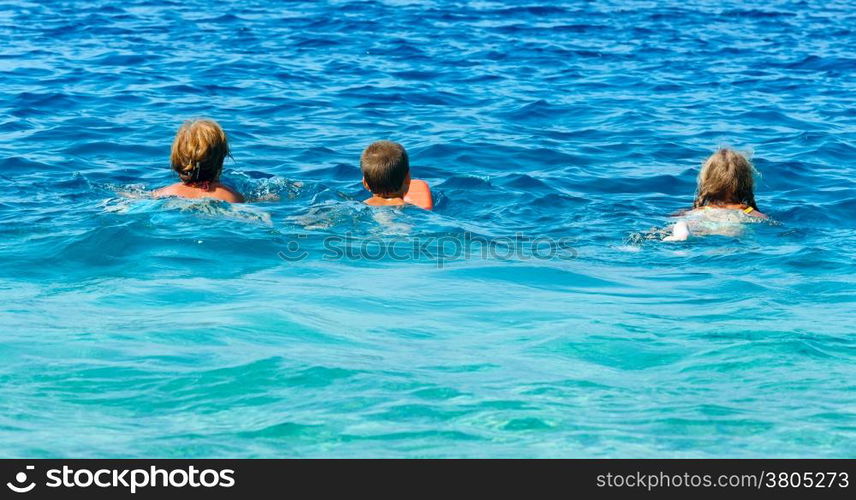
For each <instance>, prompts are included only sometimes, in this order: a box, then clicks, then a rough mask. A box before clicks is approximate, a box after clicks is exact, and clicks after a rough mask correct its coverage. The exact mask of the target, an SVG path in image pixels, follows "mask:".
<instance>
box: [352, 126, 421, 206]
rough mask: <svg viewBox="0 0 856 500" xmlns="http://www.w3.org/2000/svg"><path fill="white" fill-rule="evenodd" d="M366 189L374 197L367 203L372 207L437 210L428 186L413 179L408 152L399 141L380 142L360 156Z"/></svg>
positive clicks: (373, 144)
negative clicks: (406, 207)
mask: <svg viewBox="0 0 856 500" xmlns="http://www.w3.org/2000/svg"><path fill="white" fill-rule="evenodd" d="M360 169H361V170H362V172H363V186H364V187H365V188H366V189H368V190H369V191H371V193H372V197H371V198H369V199H367V200H365V203H366V204H367V205H372V206H401V205H406V204H410V205H416V206H417V207H421V208H424V209H425V210H432V209H433V208H434V200H433V199H432V197H431V188H430V187H428V183H427V182H425V181H421V180H418V179H411V178H410V161H409V159H408V158H407V151H405V149H404V147H403V146H402V145H401V144H398V143H397V142H392V141H377V142H374V143H372V144H370V145H369V147H367V148H366V149H365V151H363V154H362V155H361V156H360Z"/></svg>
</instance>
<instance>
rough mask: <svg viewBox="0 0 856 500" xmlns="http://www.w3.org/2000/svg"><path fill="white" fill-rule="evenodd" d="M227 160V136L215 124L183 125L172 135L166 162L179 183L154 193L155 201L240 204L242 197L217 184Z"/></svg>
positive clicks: (210, 121) (200, 121)
mask: <svg viewBox="0 0 856 500" xmlns="http://www.w3.org/2000/svg"><path fill="white" fill-rule="evenodd" d="M226 156H229V141H228V139H227V137H226V132H224V131H223V128H222V127H220V125H219V124H218V123H217V122H215V121H214V120H206V119H197V120H190V121H187V122H185V123H184V124H183V125H182V126H181V127H180V128H179V129H178V132H177V133H176V134H175V140H174V141H173V143H172V152H171V153H170V157H169V162H170V166H171V167H172V169H173V170H174V171H175V172H176V173H177V174H178V178H179V179H180V180H181V182H178V183H175V184H173V185H171V186H167V187H164V188H161V189H158V190H156V191H155V192H154V193H153V194H154V196H155V197H156V198H160V197H164V196H178V197H181V198H215V199H218V200H222V201H228V202H230V203H242V202H243V201H244V197H243V196H242V195H241V194H240V193H238V192H237V191H235V190H234V189H232V188H231V187H229V186H227V185H225V184H223V183H222V182H220V174H221V173H222V171H223V161H224V160H225V159H226Z"/></svg>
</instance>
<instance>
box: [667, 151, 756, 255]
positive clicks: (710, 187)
mask: <svg viewBox="0 0 856 500" xmlns="http://www.w3.org/2000/svg"><path fill="white" fill-rule="evenodd" d="M754 174H755V168H754V167H753V166H752V163H751V162H750V161H749V160H748V159H747V158H746V157H745V156H743V155H742V154H740V153H738V152H737V151H734V150H733V149H728V148H722V149H720V150H719V151H717V152H716V153H714V154H712V155H711V156H710V157H709V158H708V159H707V160H706V161H705V162H704V164H703V165H702V167H701V171H700V172H699V174H698V187H697V189H696V197H695V201H693V208H692V209H691V210H689V211H686V212H683V213H682V214H681V215H688V216H689V215H712V211H713V210H714V209H719V216H718V217H715V219H717V222H721V221H722V220H724V219H725V218H728V219H729V220H730V221H731V220H735V218H734V217H733V215H735V214H737V215H738V216H739V217H749V218H755V219H766V218H767V216H766V215H764V214H763V213H761V212H760V211H759V210H758V205H757V204H756V203H755V179H754ZM723 215H725V216H727V217H723ZM707 218H708V219H714V217H707ZM709 226H710V225H708V227H707V230H706V232H707V233H708V234H733V231H717V230H713V231H710V230H709ZM690 234H692V231H691V230H690V225H689V224H688V222H687V220H679V221H678V222H677V223H675V225H674V227H673V230H672V234H671V235H670V236H667V237H666V238H664V239H663V240H664V241H683V240H686V239H687V238H688V237H689V236H690Z"/></svg>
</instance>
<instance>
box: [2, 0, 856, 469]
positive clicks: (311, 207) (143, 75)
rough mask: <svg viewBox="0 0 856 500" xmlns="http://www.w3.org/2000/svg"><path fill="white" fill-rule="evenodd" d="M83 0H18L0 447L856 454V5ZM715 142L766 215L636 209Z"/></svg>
mask: <svg viewBox="0 0 856 500" xmlns="http://www.w3.org/2000/svg"><path fill="white" fill-rule="evenodd" d="M99 4H100V5H98V6H95V7H93V6H92V3H91V2H74V1H72V2H39V3H26V2H4V3H2V4H0V33H2V37H3V38H2V39H3V40H4V42H5V43H4V44H3V47H2V48H0V75H2V77H0V179H2V181H3V190H2V194H0V264H2V265H0V455H2V456H7V457H65V456H82V457H361V456H368V457H481V456H485V457H566V456H567V457H690V456H691V457H752V456H775V457H793V456H805V457H854V446H853V444H854V439H856V385H854V384H856V382H854V380H856V327H854V324H856V314H855V313H854V296H856V294H854V291H856V287H854V281H856V280H854V271H856V265H854V257H856V251H854V247H856V232H854V229H856V224H854V215H856V188H854V182H853V178H854V176H856V167H854V163H853V158H854V153H856V147H854V144H856V142H855V141H856V112H854V109H856V108H854V105H856V97H854V96H856V76H854V75H856V51H854V47H856V35H855V34H854V31H853V26H856V15H854V13H856V5H854V3H853V2H849V1H845V2H814V1H812V2H798V1H774V2H756V3H755V5H754V6H753V5H749V4H747V3H745V2H732V1H724V2H723V1H716V2H712V1H711V2H707V1H696V0H690V1H682V2H673V1H666V2H630V1H613V2H594V3H588V2H562V3H558V2H550V3H547V2H544V3H542V4H540V5H539V4H534V3H522V2H520V3H515V2H506V3H501V2H474V3H465V2H451V1H444V0H438V1H434V2H425V3H420V4H416V3H407V2H379V1H360V2H357V1H340V2H330V3H326V2H317V3H316V2H288V3H282V4H280V3H278V2H263V1H252V0H250V1H244V2H202V1H198V0H189V1H188V0H182V1H180V2H179V1H164V0H151V1H138V0H128V1H124V2H117V1H114V0H107V1H104V2H99ZM194 116H208V117H212V118H215V119H217V120H219V121H220V122H221V123H222V124H223V126H224V128H225V129H226V130H227V132H228V133H229V134H230V139H231V142H232V149H233V156H234V161H232V160H229V161H227V165H226V173H225V177H226V180H227V182H230V183H232V184H233V185H235V186H236V187H237V188H239V190H241V191H243V192H244V193H245V194H246V195H247V196H248V198H249V199H250V200H251V201H252V203H250V204H248V205H246V206H241V207H237V206H235V207H230V206H228V205H226V204H221V203H216V202H211V201H182V200H152V199H149V198H148V197H147V196H146V194H145V192H146V191H147V190H150V189H153V188H156V187H160V186H163V185H166V184H167V183H170V182H173V177H172V175H171V173H170V171H169V169H168V162H167V158H168V154H169V146H170V143H171V140H172V135H173V134H174V131H175V129H176V128H177V127H178V126H179V125H180V123H181V122H182V120H184V119H186V118H190V117H194ZM383 138H390V139H394V140H397V141H400V142H402V143H403V144H404V145H405V146H406V147H407V148H408V150H409V152H410V156H411V162H412V165H413V172H414V176H416V177H418V178H423V179H426V180H427V181H428V182H430V183H431V184H432V186H433V188H434V192H435V197H436V202H437V203H436V211H435V212H433V213H429V212H424V211H421V210H418V209H413V208H410V209H406V210H386V209H381V210H372V209H368V208H367V207H364V206H362V205H361V204H360V203H359V200H361V199H363V197H364V196H365V194H364V193H363V192H362V191H361V186H360V183H359V171H358V167H357V163H358V157H359V154H360V151H361V150H362V148H364V147H365V146H366V145H367V144H368V143H370V142H372V141H374V140H377V139H383ZM720 145H731V146H734V147H737V148H741V149H743V150H749V151H752V152H753V158H754V162H755V165H756V167H757V169H758V171H759V173H760V177H759V179H758V186H757V199H758V203H759V207H760V208H761V210H762V211H764V212H766V213H768V214H769V215H770V216H771V218H772V219H773V222H772V223H770V224H753V225H747V226H746V227H745V228H744V230H742V231H740V232H738V233H736V234H734V235H731V236H709V237H705V238H694V239H690V240H689V241H687V242H685V243H673V244H665V243H659V242H656V241H649V240H644V239H639V238H637V237H635V235H638V234H640V233H645V232H646V231H648V230H650V229H651V228H652V227H653V228H660V227H663V226H665V225H666V224H667V223H668V215H669V214H670V213H673V212H674V211H676V210H679V209H681V208H685V207H687V206H689V205H690V204H691V202H692V195H693V190H694V180H695V175H696V174H697V172H698V167H699V166H700V164H701V162H702V161H703V160H704V158H705V157H706V156H707V155H708V154H710V153H711V152H712V151H713V150H715V148H717V147H718V146H720ZM468 238H469V239H470V240H474V241H476V240H477V241H489V242H494V243H496V244H497V246H496V247H495V250H496V251H493V252H488V253H487V254H486V255H483V254H482V253H481V251H480V249H479V248H478V247H475V250H474V251H473V252H472V253H471V254H470V255H464V253H463V252H456V248H458V247H457V245H458V244H462V242H465V241H468ZM527 238H530V239H527ZM531 238H540V240H538V241H539V242H540V243H538V244H536V245H534V246H533V244H531V241H532V240H531ZM527 242H530V243H527ZM346 244H347V245H349V246H346ZM414 245H415V246H416V247H417V248H422V253H420V254H418V255H413V254H412V253H411V254H410V255H408V254H407V252H408V249H412V248H413V247H414ZM527 245H528V246H527ZM539 245H540V246H542V247H543V246H545V247H546V248H547V250H548V252H547V253H546V254H545V253H543V252H542V253H539V254H538V255H537V256H533V255H530V254H527V252H526V250H527V249H529V250H532V248H535V247H538V246H539ZM343 248H349V249H350V250H355V252H356V253H353V252H352V254H351V255H350V256H348V255H339V257H338V258H334V257H336V255H338V254H339V253H343V252H337V251H331V249H333V250H335V249H339V250H341V249H343ZM360 249H362V252H360ZM384 249H386V250H389V249H393V250H395V251H396V252H397V253H396V254H395V255H393V254H391V253H389V252H386V251H384V252H381V250H384ZM509 249H511V250H512V251H509ZM441 250H442V252H441V253H440V254H441V255H442V258H438V257H437V254H438V252H440V251H441ZM517 250H521V251H520V252H518V251H517ZM402 254H404V258H398V257H397V256H401V255H402Z"/></svg>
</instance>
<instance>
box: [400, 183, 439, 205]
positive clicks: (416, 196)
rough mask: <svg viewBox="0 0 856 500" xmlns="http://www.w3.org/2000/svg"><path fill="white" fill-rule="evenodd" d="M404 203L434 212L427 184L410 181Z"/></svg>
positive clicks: (432, 200) (432, 199)
mask: <svg viewBox="0 0 856 500" xmlns="http://www.w3.org/2000/svg"><path fill="white" fill-rule="evenodd" d="M404 201H405V202H407V203H410V204H411V205H416V206H417V207H422V208H424V209H425V210H434V198H433V197H432V196H431V188H430V187H429V186H428V183H427V182H425V181H421V180H419V179H413V180H411V181H410V187H408V189H407V194H405V195H404Z"/></svg>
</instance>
